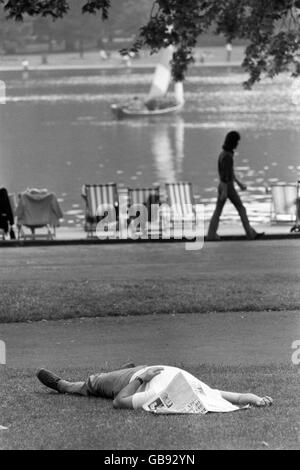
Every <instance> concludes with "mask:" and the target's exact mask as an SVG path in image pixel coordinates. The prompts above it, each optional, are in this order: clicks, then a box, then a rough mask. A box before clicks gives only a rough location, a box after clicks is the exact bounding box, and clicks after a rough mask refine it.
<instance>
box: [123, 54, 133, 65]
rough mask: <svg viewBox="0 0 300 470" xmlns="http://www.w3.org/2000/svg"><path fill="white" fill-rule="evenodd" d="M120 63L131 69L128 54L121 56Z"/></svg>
mask: <svg viewBox="0 0 300 470" xmlns="http://www.w3.org/2000/svg"><path fill="white" fill-rule="evenodd" d="M122 62H123V64H124V65H125V67H128V68H129V67H131V57H130V55H129V54H126V55H123V56H122Z"/></svg>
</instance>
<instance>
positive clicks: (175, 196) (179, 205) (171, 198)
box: [162, 182, 196, 229]
mask: <svg viewBox="0 0 300 470" xmlns="http://www.w3.org/2000/svg"><path fill="white" fill-rule="evenodd" d="M166 193H167V206H166V207H163V209H162V218H163V228H164V229H166V228H168V227H167V226H166V224H171V226H173V227H175V226H176V223H179V224H180V225H181V224H182V222H183V221H190V222H192V223H194V222H196V212H195V201H194V194H193V185H192V184H191V183H185V182H181V183H168V184H166Z"/></svg>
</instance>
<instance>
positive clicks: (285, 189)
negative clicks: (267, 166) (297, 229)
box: [271, 183, 298, 224]
mask: <svg viewBox="0 0 300 470" xmlns="http://www.w3.org/2000/svg"><path fill="white" fill-rule="evenodd" d="M271 194H272V204H271V223H275V224H278V223H293V222H295V221H296V212H297V211H296V201H297V196H298V187H297V184H293V183H290V184H285V183H282V184H280V183H277V184H273V185H272V186H271Z"/></svg>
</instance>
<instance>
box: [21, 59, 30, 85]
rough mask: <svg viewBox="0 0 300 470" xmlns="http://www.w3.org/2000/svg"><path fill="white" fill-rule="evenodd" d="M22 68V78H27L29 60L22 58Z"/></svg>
mask: <svg viewBox="0 0 300 470" xmlns="http://www.w3.org/2000/svg"><path fill="white" fill-rule="evenodd" d="M22 68H23V72H22V77H23V80H28V78H29V61H28V60H27V59H24V60H23V61H22Z"/></svg>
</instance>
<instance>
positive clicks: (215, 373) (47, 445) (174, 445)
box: [0, 364, 300, 450]
mask: <svg viewBox="0 0 300 470" xmlns="http://www.w3.org/2000/svg"><path fill="white" fill-rule="evenodd" d="M179 366H181V367H184V368H185V369H186V370H189V371H190V372H191V373H193V374H195V375H197V376H198V377H200V378H201V379H202V380H203V381H204V382H206V383H208V384H209V385H211V386H213V387H216V388H219V389H225V390H228V389H229V390H231V391H240V392H248V391H251V392H254V393H257V394H268V395H271V396H273V398H274V400H275V404H274V406H273V407H272V408H269V409H250V410H246V411H240V412H235V413H229V414H209V415H206V416H197V415H192V416H186V415H185V416H153V415H151V414H148V413H146V412H142V411H139V412H136V411H127V410H125V411H119V410H114V409H113V408H112V403H111V402H110V401H107V400H101V399H95V398H90V399H86V398H81V397H70V396H66V395H58V394H56V393H55V392H53V393H52V392H50V393H48V392H47V390H46V389H45V388H44V387H43V386H42V385H40V384H39V383H38V382H37V380H36V379H35V377H34V372H35V371H34V370H32V369H27V370H17V369H7V370H6V371H5V376H4V371H3V370H2V371H1V372H0V373H1V375H2V379H1V382H2V383H1V389H0V402H1V418H0V424H2V425H4V426H7V427H9V430H8V431H4V432H1V431H0V449H105V450H120V449H128V450H131V449H151V450H161V449H170V450H174V449H184V450H188V449H195V450H196V449H197V450H198V449H292V448H293V449H295V448H298V449H299V448H300V439H299V438H300V435H299V431H300V430H299V421H298V419H297V415H298V411H299V410H298V403H297V399H296V397H297V396H298V391H299V374H298V371H297V370H296V369H295V368H292V367H286V366H285V365H284V366H278V365H269V366H258V367H257V366H249V367H243V368H240V367H225V368H224V367H222V368H220V367H217V366H207V365H199V366H197V367H188V366H187V365H182V364H180V365H179ZM58 372H59V373H61V374H63V375H65V376H67V377H70V378H72V379H78V380H80V379H82V377H86V376H88V374H89V373H90V371H89V370H87V369H76V370H75V369H67V370H60V371H58Z"/></svg>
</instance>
